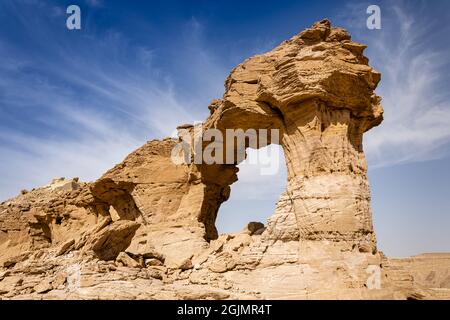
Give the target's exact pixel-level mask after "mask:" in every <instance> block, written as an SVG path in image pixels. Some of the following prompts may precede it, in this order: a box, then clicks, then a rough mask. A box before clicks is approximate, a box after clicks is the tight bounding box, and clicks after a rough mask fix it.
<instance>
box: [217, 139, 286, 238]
mask: <svg viewBox="0 0 450 320" xmlns="http://www.w3.org/2000/svg"><path fill="white" fill-rule="evenodd" d="M238 168H239V171H238V173H237V176H238V181H237V182H235V183H233V184H232V185H231V193H230V197H229V199H228V200H227V201H226V202H224V203H223V204H222V205H221V206H220V207H219V211H218V214H217V219H216V228H217V230H218V233H219V234H222V233H233V232H239V231H241V230H242V229H243V228H244V227H245V226H246V225H247V224H248V223H249V222H261V223H263V224H264V225H265V226H267V219H268V218H269V217H270V216H271V215H273V214H274V211H275V207H276V204H277V202H278V199H279V198H280V195H281V194H282V193H283V192H284V191H285V189H286V184H287V168H286V162H285V158H284V151H283V148H282V147H281V146H280V145H277V144H270V145H268V146H265V147H262V148H260V149H251V148H247V158H246V159H245V160H244V161H243V162H241V163H240V164H239V165H238Z"/></svg>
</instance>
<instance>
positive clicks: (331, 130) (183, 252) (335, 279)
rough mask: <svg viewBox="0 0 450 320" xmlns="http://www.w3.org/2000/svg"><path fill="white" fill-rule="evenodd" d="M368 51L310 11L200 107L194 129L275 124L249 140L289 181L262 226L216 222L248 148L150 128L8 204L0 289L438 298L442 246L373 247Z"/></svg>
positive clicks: (46, 293)
mask: <svg viewBox="0 0 450 320" xmlns="http://www.w3.org/2000/svg"><path fill="white" fill-rule="evenodd" d="M364 49H365V46H364V45H361V44H358V43H356V42H353V41H351V38H350V35H349V34H348V33H347V32H346V31H345V30H344V29H341V28H332V27H331V26H330V22H329V21H328V20H323V21H320V22H317V23H315V24H314V25H313V26H312V28H310V29H306V30H305V31H303V32H301V33H300V34H298V35H296V36H294V37H293V38H291V39H290V40H288V41H285V42H283V43H282V44H280V45H279V46H277V47H276V48H275V49H273V50H272V51H270V52H268V53H265V54H262V55H258V56H254V57H252V58H250V59H247V60H246V61H244V62H243V63H242V64H240V65H239V66H237V67H236V68H235V69H234V70H233V71H232V72H231V74H230V76H229V77H228V78H227V80H226V82H225V94H224V96H223V98H222V99H220V100H214V101H213V102H212V103H211V104H210V106H209V110H210V111H211V114H210V116H209V117H208V118H207V119H206V120H205V122H204V123H203V124H201V130H202V131H203V132H205V131H206V130H208V129H215V130H217V131H219V132H223V133H225V131H226V129H242V130H244V131H245V130H247V129H266V130H267V129H268V130H270V129H276V130H278V132H279V138H280V139H279V140H277V139H274V138H273V137H272V136H271V137H270V139H269V140H268V141H258V143H257V145H256V146H253V145H250V142H249V139H248V140H245V144H246V145H245V147H256V148H261V147H264V146H266V145H267V144H270V143H279V144H280V145H281V146H282V148H283V150H284V153H285V158H286V165H287V169H288V181H287V188H286V191H285V192H284V193H283V194H282V195H280V199H279V202H278V204H277V207H276V211H275V213H274V214H273V216H272V217H270V218H269V220H268V222H267V225H265V226H264V225H263V224H261V223H254V222H253V223H250V224H249V225H248V226H246V227H245V228H244V230H243V231H242V232H239V233H235V234H223V235H220V236H219V235H218V233H217V230H216V227H215V220H216V216H217V212H218V209H219V207H220V205H221V203H223V202H224V201H226V200H227V199H228V198H229V196H230V190H231V189H230V186H231V184H233V183H234V182H235V181H236V180H237V171H238V169H237V164H238V163H239V162H240V161H242V160H244V159H243V158H236V159H234V161H233V162H232V163H228V164H207V163H204V162H201V163H195V162H191V161H185V162H181V163H176V162H174V161H173V159H172V157H173V154H174V152H173V151H174V150H177V149H176V148H177V146H179V145H180V142H181V138H182V135H184V136H187V137H188V138H189V139H195V129H196V128H195V127H194V126H192V125H183V126H180V127H179V128H178V129H179V130H180V139H179V140H176V139H171V138H168V139H165V140H162V141H158V140H152V141H149V142H147V143H146V144H145V145H144V146H142V147H141V148H139V149H137V150H136V151H134V152H132V153H131V154H130V155H129V156H128V157H127V158H126V159H125V160H124V161H123V162H122V163H120V164H118V165H117V166H115V167H114V168H112V169H111V170H109V171H108V172H106V173H105V174H104V175H103V176H102V177H101V178H100V179H98V180H97V181H95V182H93V183H82V182H80V181H78V179H73V180H66V179H64V178H60V179H55V180H54V181H53V182H52V183H51V184H50V185H48V186H45V187H42V188H37V189H34V190H32V191H30V192H23V193H22V194H21V195H19V196H18V197H16V198H14V199H10V200H8V201H5V202H3V203H2V204H1V205H0V298H19V299H20V298H32V299H67V298H79V299H120V298H123V299H146V298H149V299H167V298H168V299H228V298H288V299H300V298H338V299H341V298H388V299H389V298H399V299H405V298H424V299H425V298H449V297H450V283H449V281H448V277H449V276H450V275H449V273H448V270H449V268H448V267H449V266H450V260H449V257H448V256H445V255H444V256H439V257H436V256H431V257H429V258H428V257H420V258H411V259H412V260H411V261H413V262H414V263H413V264H412V265H408V264H405V262H404V261H405V260H393V259H388V258H386V257H385V256H384V255H383V254H382V253H381V252H379V251H378V250H377V246H376V239H375V234H374V230H373V226H372V218H371V211H370V191H369V184H368V181H367V176H366V171H367V166H366V162H365V158H364V153H363V148H362V137H363V134H364V133H365V132H366V131H367V130H370V129H371V128H372V127H374V126H376V125H378V124H380V123H381V121H382V115H383V109H382V107H381V105H380V98H379V97H378V96H377V95H376V94H375V93H374V90H375V88H376V86H377V84H378V82H379V81H380V74H379V73H378V72H376V71H375V70H374V69H373V68H371V67H370V66H369V65H368V59H367V58H366V57H365V56H364V55H363V50H364ZM224 136H225V137H226V138H225V139H224V141H223V143H224V145H225V148H231V149H232V151H233V152H234V151H236V150H235V149H234V148H235V145H236V144H235V143H234V142H235V141H234V138H232V139H230V138H228V137H227V136H226V135H225V134H224ZM205 148H206V146H205V145H203V144H202V145H201V146H200V152H202V151H204V149H205ZM189 151H192V154H191V153H189V152H187V151H186V149H180V150H179V152H178V154H179V155H180V157H181V158H182V159H187V160H189V159H190V158H191V157H195V154H197V153H198V150H195V149H194V150H189ZM437 259H439V261H441V262H439V263H442V264H440V265H441V267H439V268H435V267H434V264H433V262H432V261H435V260H437ZM416 265H417V267H416ZM370 270H372V271H373V272H372V271H370ZM424 270H425V271H424ZM371 272H372V273H371ZM372 276H375V277H377V278H375V279H372V280H373V281H374V282H373V283H372V284H371V282H370V281H369V280H370V278H371V277H372ZM368 281H369V282H368ZM377 281H378V282H377Z"/></svg>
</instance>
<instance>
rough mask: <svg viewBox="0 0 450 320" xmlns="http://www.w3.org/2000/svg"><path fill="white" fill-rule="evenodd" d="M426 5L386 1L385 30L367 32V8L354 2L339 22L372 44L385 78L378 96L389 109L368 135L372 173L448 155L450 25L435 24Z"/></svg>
mask: <svg viewBox="0 0 450 320" xmlns="http://www.w3.org/2000/svg"><path fill="white" fill-rule="evenodd" d="M423 4H424V3H422V2H415V3H411V4H408V3H407V2H403V1H400V2H396V3H395V4H392V3H391V2H383V3H382V4H381V5H380V7H381V18H382V29H381V30H368V29H366V28H365V19H366V18H367V15H365V8H366V7H367V4H354V3H352V4H351V5H349V6H348V7H347V10H346V13H343V15H342V16H341V17H340V18H341V20H342V21H343V23H344V26H345V27H348V28H350V29H351V31H352V34H353V38H354V39H356V40H357V41H361V42H363V43H365V44H367V45H368V46H369V47H368V49H367V51H366V54H367V55H368V57H369V58H370V62H371V64H372V65H374V66H375V67H376V68H377V69H378V70H379V71H380V72H381V74H382V80H381V82H380V85H379V88H378V89H377V93H378V94H379V95H380V96H381V97H382V99H383V100H382V104H383V107H384V110H385V113H384V121H383V123H382V124H381V125H380V127H378V128H375V129H372V130H371V131H369V132H368V133H367V134H366V135H365V141H364V147H365V151H366V154H367V157H368V161H369V164H370V166H371V167H372V168H376V167H383V166H392V165H396V164H399V163H407V162H416V161H426V160H430V159H436V158H440V157H443V156H446V155H448V154H449V150H445V149H444V148H443V146H445V145H446V144H448V143H449V142H450V95H449V94H450V92H449V91H448V84H449V81H450V77H449V76H448V74H449V70H450V43H449V41H448V40H445V39H448V36H447V35H448V31H449V28H448V26H445V25H443V24H442V23H439V21H436V20H434V19H431V17H430V14H429V13H428V14H426V13H425V12H424V10H425V9H426V7H425V6H424V5H423Z"/></svg>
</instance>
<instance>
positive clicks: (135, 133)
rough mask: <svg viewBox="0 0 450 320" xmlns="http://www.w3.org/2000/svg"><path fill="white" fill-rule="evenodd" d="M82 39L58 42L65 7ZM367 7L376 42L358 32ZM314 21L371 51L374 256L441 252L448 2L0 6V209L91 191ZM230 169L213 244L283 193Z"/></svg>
mask: <svg viewBox="0 0 450 320" xmlns="http://www.w3.org/2000/svg"><path fill="white" fill-rule="evenodd" d="M70 4H77V5H79V6H80V8H81V19H82V21H81V24H82V29H81V30H72V31H70V30H68V29H67V28H66V18H67V15H66V13H65V10H66V8H67V6H68V5H70ZM369 4H378V5H379V6H380V8H381V14H382V29H381V30H368V29H367V28H366V23H365V22H366V18H367V16H368V15H367V14H366V8H367V6H368V5H369ZM324 17H328V18H330V19H331V21H332V23H333V24H334V25H337V26H342V27H345V28H347V29H348V30H349V31H350V32H351V33H352V35H353V39H354V40H355V41H359V42H362V43H365V44H368V45H369V48H368V49H367V50H366V55H367V56H368V57H369V59H370V63H371V65H373V66H374V67H375V68H377V69H378V70H379V71H380V72H381V73H382V81H381V83H380V86H379V88H378V89H377V92H378V94H379V95H380V96H382V98H383V106H384V108H385V121H384V122H383V124H382V125H381V126H380V127H378V128H376V129H374V130H372V131H370V132H369V133H368V134H367V135H366V136H365V141H364V147H365V150H366V154H367V158H368V163H369V168H370V169H369V178H370V182H371V187H372V197H373V203H372V207H373V212H374V222H375V229H376V231H377V235H378V242H379V247H380V249H381V250H383V251H384V252H385V253H387V254H388V255H395V256H403V255H411V254H417V253H421V252H430V251H450V232H448V231H449V227H450V199H449V194H450V171H449V170H448V164H449V157H450V99H449V90H448V89H449V83H450V79H449V77H450V72H449V71H450V65H449V63H450V55H449V53H450V52H449V51H450V41H449V39H450V37H449V36H448V34H449V31H450V30H449V28H450V26H449V24H448V23H447V22H448V21H449V18H450V2H449V1H445V0H442V1H437V0H436V1H370V2H367V3H364V2H361V1H230V0H228V1H198V0H197V1H145V2H144V1H102V0H84V1H83V0H78V1H75V0H71V1H38V0H15V1H12V0H11V1H8V0H6V1H1V3H0V58H1V63H0V156H1V162H0V163H1V165H0V176H1V177H2V178H1V180H0V199H6V198H9V197H12V196H14V195H16V194H17V193H18V192H19V191H20V190H21V189H24V188H27V189H31V188H33V187H36V186H39V185H44V184H46V183H48V182H49V181H50V180H51V179H52V178H53V177H56V176H65V177H74V176H79V177H80V178H81V179H83V180H94V179H96V178H98V177H99V176H100V175H101V174H102V173H103V172H104V171H106V170H107V169H108V168H110V167H112V166H113V165H114V164H116V163H118V162H120V161H121V160H122V159H123V158H124V157H125V156H126V155H127V154H128V153H129V152H131V151H132V150H133V149H135V148H137V147H138V146H140V145H142V144H143V143H144V142H145V141H147V140H149V139H152V138H162V137H165V136H169V135H172V134H173V133H174V129H175V127H176V125H178V124H181V123H189V122H194V121H201V120H203V119H205V118H206V117H207V115H208V113H209V111H208V109H207V105H208V103H209V102H210V101H211V100H212V99H214V98H218V97H220V96H221V95H222V94H223V82H224V80H225V78H226V76H227V75H228V73H229V72H230V71H231V69H232V68H233V67H235V66H236V65H237V64H238V63H240V62H242V61H243V60H244V59H245V58H247V57H249V56H251V55H254V54H257V53H262V52H265V51H268V50H270V49H271V48H273V47H274V46H276V45H277V44H279V43H280V42H281V41H283V40H285V39H287V38H290V37H291V36H293V35H294V34H296V33H298V32H300V31H301V30H302V29H304V28H305V27H308V26H310V25H311V24H312V23H313V22H314V21H317V20H320V19H322V18H324ZM257 172H258V168H256V167H255V166H251V165H245V164H244V165H241V171H240V173H239V179H240V181H238V182H237V183H236V184H235V185H233V186H232V195H231V198H230V200H229V201H228V202H227V203H226V204H224V205H223V206H222V208H221V210H220V212H219V217H218V222H217V224H218V227H219V230H221V231H237V230H239V229H241V228H242V227H243V226H244V225H245V223H246V222H248V221H254V220H256V221H258V220H259V221H264V220H265V219H266V218H267V217H268V216H269V215H270V214H271V213H272V212H273V209H274V205H275V202H276V200H277V198H278V196H279V194H280V193H281V191H282V190H283V188H284V186H285V179H286V172H285V169H284V167H283V165H281V166H280V172H279V175H277V176H260V175H258V174H257Z"/></svg>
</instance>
